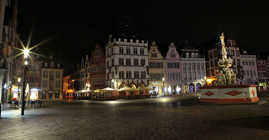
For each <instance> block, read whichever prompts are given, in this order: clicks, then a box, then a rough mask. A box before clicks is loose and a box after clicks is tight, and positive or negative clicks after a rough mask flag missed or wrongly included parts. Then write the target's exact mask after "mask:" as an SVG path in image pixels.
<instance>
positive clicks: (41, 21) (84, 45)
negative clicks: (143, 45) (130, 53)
mask: <svg viewBox="0 0 269 140" xmlns="http://www.w3.org/2000/svg"><path fill="white" fill-rule="evenodd" d="M19 2H20V5H19V21H18V22H19V24H18V26H19V27H18V31H19V33H20V34H21V36H22V39H25V38H26V37H27V36H28V34H29V31H30V30H33V42H39V41H41V40H44V39H47V38H52V40H51V41H50V42H49V43H47V44H46V45H44V46H42V47H41V49H42V50H43V51H44V53H45V54H46V55H48V53H46V52H50V54H53V55H55V56H57V57H58V59H59V61H60V62H62V63H63V64H64V66H65V67H66V68H67V69H66V70H67V72H69V71H71V70H72V67H74V66H75V64H76V63H79V60H80V58H81V56H82V55H83V54H87V53H88V52H90V50H91V49H92V47H93V46H94V44H95V43H96V42H99V43H101V44H104V42H105V41H107V39H108V35H109V34H110V33H115V32H116V24H117V17H118V15H136V16H130V17H131V18H132V20H133V26H134V28H135V32H136V33H137V34H139V36H140V37H141V38H143V39H145V40H150V41H151V40H156V41H157V43H158V44H159V47H160V48H161V50H164V51H165V50H166V48H167V46H168V45H169V42H171V41H173V42H176V44H180V43H181V42H182V41H184V40H190V41H191V42H193V43H194V44H200V43H202V42H206V41H209V40H212V39H214V38H216V35H217V33H218V32H222V31H224V32H226V34H227V35H228V37H230V38H232V39H235V40H237V42H238V44H239V45H240V46H239V47H240V48H245V49H249V50H266V51H268V50H269V47H268V41H267V40H268V33H269V26H268V25H269V9H268V2H266V0H233V1H232V0H219V1H216V0H215V1H200V2H197V1H194V0H188V1H183V0H182V1H177V3H175V2H169V1H165V2H157V1H147V2H143V1H128V2H127V1H122V2H115V1H113V2H110V3H107V1H104V0H98V1H95V0H91V1H87V0H85V1H84V0H80V1H64V2H63V1H60V0H46V1H45V0H43V1H40V0H24V1H22V0H20V1H19Z"/></svg>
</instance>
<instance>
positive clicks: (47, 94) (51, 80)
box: [39, 57, 63, 100]
mask: <svg viewBox="0 0 269 140" xmlns="http://www.w3.org/2000/svg"><path fill="white" fill-rule="evenodd" d="M40 96H41V97H40ZM39 98H41V99H46V100H61V99H62V98H63V68H62V67H61V65H60V64H58V63H56V62H55V60H54V59H53V57H50V60H49V61H44V62H43V63H42V67H41V95H39Z"/></svg>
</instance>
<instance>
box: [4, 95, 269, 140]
mask: <svg viewBox="0 0 269 140" xmlns="http://www.w3.org/2000/svg"><path fill="white" fill-rule="evenodd" d="M166 99H169V98H164V99H156V100H159V101H160V102H148V103H147V102H137V103H135V102H133V103H117V102H116V101H105V102H103V103H92V102H90V101H81V102H74V103H71V104H56V105H52V106H49V107H47V108H40V109H28V110H26V112H25V114H26V115H25V116H24V117H21V116H20V112H19V110H7V111H4V112H3V114H2V117H3V118H2V119H0V140H13V139H14V140H17V139H23V140H132V139H134V140H158V139H160V140H162V139H165V140H175V139H179V140H241V139H242V140H268V138H269V126H268V124H269V109H268V107H269V105H268V104H267V103H265V104H251V105H250V104H241V105H209V104H199V103H198V102H197V100H179V101H168V102H166V101H165V100H166Z"/></svg>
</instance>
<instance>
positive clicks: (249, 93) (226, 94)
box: [200, 33, 259, 104]
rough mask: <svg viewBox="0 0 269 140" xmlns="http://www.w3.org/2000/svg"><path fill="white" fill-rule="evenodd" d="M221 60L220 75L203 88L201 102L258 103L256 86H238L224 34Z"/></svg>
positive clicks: (219, 64)
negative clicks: (212, 82)
mask: <svg viewBox="0 0 269 140" xmlns="http://www.w3.org/2000/svg"><path fill="white" fill-rule="evenodd" d="M220 40H221V46H222V47H221V52H220V53H221V58H220V59H219V61H218V68H219V71H218V74H217V76H216V81H215V83H214V84H213V85H211V86H205V87H202V88H201V90H200V102H208V103H218V104H225V103H256V102H258V101H259V98H258V97H257V90H256V85H238V84H237V83H236V74H235V73H234V72H233V70H232V68H231V67H232V64H233V60H232V59H231V58H228V57H227V51H226V46H225V42H224V33H222V35H221V36H220Z"/></svg>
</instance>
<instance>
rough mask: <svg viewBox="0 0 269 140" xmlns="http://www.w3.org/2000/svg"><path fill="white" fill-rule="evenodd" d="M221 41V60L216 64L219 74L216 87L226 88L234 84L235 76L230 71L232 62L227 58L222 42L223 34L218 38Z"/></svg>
mask: <svg viewBox="0 0 269 140" xmlns="http://www.w3.org/2000/svg"><path fill="white" fill-rule="evenodd" d="M220 40H221V58H220V59H219V62H218V68H219V73H218V75H217V77H216V78H217V80H216V85H217V86H228V85H234V84H236V74H235V73H234V72H233V70H232V68H231V67H232V64H233V60H232V59H231V58H228V57H227V51H226V46H225V42H224V33H222V35H221V36H220Z"/></svg>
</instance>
